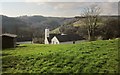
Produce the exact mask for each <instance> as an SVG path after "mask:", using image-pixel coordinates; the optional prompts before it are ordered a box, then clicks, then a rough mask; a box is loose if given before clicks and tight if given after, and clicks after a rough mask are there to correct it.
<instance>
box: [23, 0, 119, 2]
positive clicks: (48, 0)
mask: <svg viewBox="0 0 120 75" xmlns="http://www.w3.org/2000/svg"><path fill="white" fill-rule="evenodd" d="M25 1H26V2H118V1H119V0H25Z"/></svg>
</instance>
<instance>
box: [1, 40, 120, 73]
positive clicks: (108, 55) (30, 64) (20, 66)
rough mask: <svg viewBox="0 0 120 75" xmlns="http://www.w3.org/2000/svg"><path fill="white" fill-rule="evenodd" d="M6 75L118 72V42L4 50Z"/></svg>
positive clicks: (3, 57) (20, 47) (35, 46)
mask: <svg viewBox="0 0 120 75" xmlns="http://www.w3.org/2000/svg"><path fill="white" fill-rule="evenodd" d="M2 55H3V56H2V61H3V65H2V66H3V73H118V61H119V60H118V40H117V39H114V40H104V41H102V40H98V41H93V42H83V43H80V44H64V45H40V44H23V45H19V46H18V47H17V48H15V49H6V50H3V51H2Z"/></svg>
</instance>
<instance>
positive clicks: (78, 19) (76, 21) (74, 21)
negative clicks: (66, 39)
mask: <svg viewBox="0 0 120 75" xmlns="http://www.w3.org/2000/svg"><path fill="white" fill-rule="evenodd" d="M83 18H84V17H80V16H76V17H74V18H72V19H70V20H69V21H67V22H66V23H65V24H63V25H62V27H63V28H65V27H66V25H67V26H73V27H79V26H82V25H85V24H84V22H83V21H82V20H83ZM108 18H112V19H118V16H108V15H104V16H100V19H101V20H102V21H105V20H107V19H108ZM98 24H99V25H102V23H101V22H99V23H98ZM60 28H61V27H57V28H56V29H54V30H52V31H51V33H60V30H59V29H60Z"/></svg>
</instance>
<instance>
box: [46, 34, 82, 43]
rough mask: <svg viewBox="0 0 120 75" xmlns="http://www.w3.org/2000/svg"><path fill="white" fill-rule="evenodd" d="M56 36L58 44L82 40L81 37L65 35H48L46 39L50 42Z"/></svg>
mask: <svg viewBox="0 0 120 75" xmlns="http://www.w3.org/2000/svg"><path fill="white" fill-rule="evenodd" d="M54 36H56V37H57V39H58V40H59V41H60V42H67V41H77V40H83V39H84V38H83V37H82V36H79V35H77V34H67V35H61V34H50V35H49V37H48V41H49V42H51V39H52V38H53V37H54Z"/></svg>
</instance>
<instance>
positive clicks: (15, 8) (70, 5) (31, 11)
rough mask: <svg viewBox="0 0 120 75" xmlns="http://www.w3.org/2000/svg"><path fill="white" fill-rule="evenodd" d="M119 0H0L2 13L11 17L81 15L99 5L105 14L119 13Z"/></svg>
mask: <svg viewBox="0 0 120 75" xmlns="http://www.w3.org/2000/svg"><path fill="white" fill-rule="evenodd" d="M118 1H119V0H54V1H53V0H20V1H19V0H0V2H1V3H0V14H2V15H7V16H11V17H16V16H23V15H29V16H32V15H42V16H55V17H74V16H79V15H80V14H81V13H82V10H83V9H84V8H86V7H89V6H91V5H93V4H95V5H98V6H99V7H100V8H101V9H102V12H101V14H104V15H117V14H118Z"/></svg>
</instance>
